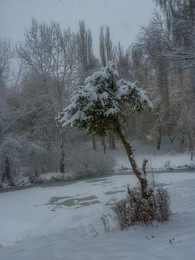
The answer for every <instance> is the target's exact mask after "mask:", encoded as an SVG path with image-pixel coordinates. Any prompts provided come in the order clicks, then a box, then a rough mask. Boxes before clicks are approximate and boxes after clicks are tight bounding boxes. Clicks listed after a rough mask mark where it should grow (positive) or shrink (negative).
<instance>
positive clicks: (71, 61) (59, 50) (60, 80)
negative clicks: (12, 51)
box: [17, 20, 78, 172]
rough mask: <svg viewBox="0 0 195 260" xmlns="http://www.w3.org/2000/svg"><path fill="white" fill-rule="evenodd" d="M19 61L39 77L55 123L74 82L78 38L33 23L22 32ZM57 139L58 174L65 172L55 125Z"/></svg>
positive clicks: (54, 26)
mask: <svg viewBox="0 0 195 260" xmlns="http://www.w3.org/2000/svg"><path fill="white" fill-rule="evenodd" d="M17 53H18V56H19V58H21V59H22V60H23V61H24V64H25V65H26V66H27V68H28V69H31V70H33V71H34V72H35V73H36V75H37V76H38V77H39V79H40V82H41V84H42V89H43V92H44V94H45V97H46V98H47V102H48V106H49V109H50V112H51V115H50V117H51V118H52V120H53V122H54V124H55V123H56V121H55V117H56V116H57V114H58V112H59V111H61V110H62V108H63V107H64V106H65V104H66V102H67V99H68V96H69V94H70V92H71V89H72V85H73V84H74V80H75V71H76V69H77V58H78V53H77V39H76V35H75V34H74V33H73V32H72V31H71V30H70V29H67V30H61V28H60V26H59V24H57V23H55V22H52V23H51V24H50V25H46V24H44V23H38V22H37V21H36V20H32V25H31V27H30V29H29V30H27V29H26V31H25V41H24V42H23V43H20V44H19V45H18V48H17ZM56 128H57V130H58V135H59V138H60V140H61V141H60V150H61V161H60V172H64V171H65V164H64V158H65V133H64V131H63V130H62V129H61V127H60V126H59V125H57V124H56Z"/></svg>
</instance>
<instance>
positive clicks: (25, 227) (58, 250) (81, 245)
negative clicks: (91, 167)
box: [0, 171, 195, 260]
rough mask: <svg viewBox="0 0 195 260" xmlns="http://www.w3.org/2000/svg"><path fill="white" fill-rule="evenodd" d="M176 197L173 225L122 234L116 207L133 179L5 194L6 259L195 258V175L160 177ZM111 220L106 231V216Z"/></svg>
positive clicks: (1, 249)
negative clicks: (118, 224) (113, 217)
mask: <svg viewBox="0 0 195 260" xmlns="http://www.w3.org/2000/svg"><path fill="white" fill-rule="evenodd" d="M156 180H157V182H158V183H160V184H161V185H162V186H163V187H165V188H167V189H168V191H169V194H170V198H171V208H172V212H173V214H172V216H171V217H170V221H168V222H164V223H161V224H154V226H148V227H145V226H140V225H137V226H133V227H130V228H129V229H128V230H125V231H119V230H118V229H117V228H116V223H114V222H113V220H112V218H111V217H110V215H113V212H112V209H111V207H112V205H113V204H114V203H115V201H117V200H120V199H121V198H124V197H125V196H126V187H127V185H130V187H133V186H135V185H136V183H137V181H136V179H135V177H134V176H133V175H115V176H110V177H99V178H94V179H91V180H81V181H75V182H70V183H69V184H66V185H65V184H62V183H61V184H59V185H58V186H55V185H53V186H50V187H46V186H45V187H34V188H28V189H24V190H17V191H10V192H2V193H0V209H1V211H0V223H1V227H0V259H1V260H23V259H25V260H26V259H33V260H34V259H37V260H39V259H40V260H42V259H48V260H49V259H51V260H55V259H65V260H81V259H82V260H103V259H105V260H108V259H112V260H120V259H124V260H125V259H128V260H130V259H136V260H141V259H149V260H152V259H153V260H160V259H163V260H164V259H170V260H171V259H172V260H175V259H177V260H185V259H188V260H193V259H194V256H195V246H194V245H195V171H188V172H169V173H168V172H167V173H161V174H157V178H156ZM103 215H107V216H106V217H105V216H104V220H105V221H109V224H108V225H107V232H106V233H105V231H104V225H103V224H102V223H103V222H102V220H101V217H102V216H103Z"/></svg>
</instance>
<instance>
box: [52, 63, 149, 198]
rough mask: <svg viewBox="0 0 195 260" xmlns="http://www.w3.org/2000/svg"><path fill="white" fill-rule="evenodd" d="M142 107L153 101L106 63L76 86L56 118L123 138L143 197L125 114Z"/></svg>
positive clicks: (144, 192) (64, 123)
mask: <svg viewBox="0 0 195 260" xmlns="http://www.w3.org/2000/svg"><path fill="white" fill-rule="evenodd" d="M145 108H150V109H152V103H151V102H150V100H149V99H148V97H147V94H146V92H145V91H144V90H141V89H140V88H138V87H137V83H136V82H135V83H131V82H128V81H125V80H119V79H118V74H117V72H116V70H115V65H114V64H112V63H109V64H108V65H107V66H106V67H105V68H103V69H102V70H101V71H98V72H95V73H94V74H93V75H92V76H90V77H88V78H86V80H85V85H84V86H82V87H80V88H79V89H77V90H75V91H74V93H73V95H72V98H71V104H70V105H69V106H67V107H66V108H65V109H64V110H63V111H62V112H61V113H59V116H58V118H57V120H58V121H59V122H60V123H61V124H62V127H66V126H68V125H70V126H72V127H76V128H77V129H80V130H85V131H86V132H87V133H88V134H92V135H97V136H100V137H103V136H105V135H107V133H108V132H109V131H110V130H112V131H114V132H115V133H116V134H117V135H118V137H119V138H120V140H121V141H122V143H123V145H124V147H125V149H126V152H127V154H128V158H129V161H130V163H131V166H132V169H133V172H134V173H135V175H136V176H137V178H138V180H139V182H140V186H141V191H142V195H143V197H145V198H146V197H148V189H147V188H148V187H147V180H146V176H145V174H144V173H143V172H142V171H141V170H139V169H138V167H137V164H136V161H135V159H134V154H133V150H132V147H131V145H130V143H129V142H128V140H127V138H126V137H125V134H124V132H125V128H126V122H127V118H129V117H130V116H131V115H132V114H133V113H135V112H141V111H143V110H144V109H145Z"/></svg>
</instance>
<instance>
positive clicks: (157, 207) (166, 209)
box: [114, 188, 170, 230]
mask: <svg viewBox="0 0 195 260" xmlns="http://www.w3.org/2000/svg"><path fill="white" fill-rule="evenodd" d="M114 212H115V213H116V215H117V220H118V223H119V226H120V228H121V229H122V230H123V229H125V228H127V227H128V226H131V225H134V224H136V223H142V224H145V225H147V224H151V223H152V222H153V221H158V222H163V221H167V220H168V219H169V215H170V201H169V195H168V193H167V190H165V189H162V188H159V189H156V190H154V192H153V193H152V195H151V196H150V197H149V198H148V199H144V198H143V197H142V195H141V193H140V192H138V191H136V190H128V197H127V198H126V199H124V200H122V201H120V202H118V203H117V204H116V206H115V207H114Z"/></svg>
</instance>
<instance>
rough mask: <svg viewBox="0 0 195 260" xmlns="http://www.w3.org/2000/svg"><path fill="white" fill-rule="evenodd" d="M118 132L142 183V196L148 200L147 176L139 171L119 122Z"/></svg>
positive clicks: (133, 168)
mask: <svg viewBox="0 0 195 260" xmlns="http://www.w3.org/2000/svg"><path fill="white" fill-rule="evenodd" d="M116 131H117V134H118V136H119V138H120V139H121V141H122V143H123V145H124V147H125V150H126V152H127V155H128V159H129V161H130V164H131V167H132V170H133V172H134V174H135V175H136V177H137V178H138V180H139V183H140V186H141V192H142V196H143V198H146V199H147V198H148V197H149V191H147V186H148V183H147V180H146V176H145V174H144V173H143V172H141V171H140V170H138V167H137V164H136V161H135V158H134V154H133V151H132V147H131V146H130V144H129V143H128V141H127V140H126V138H125V136H124V135H123V134H122V131H121V127H120V123H119V122H117V128H116Z"/></svg>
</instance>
